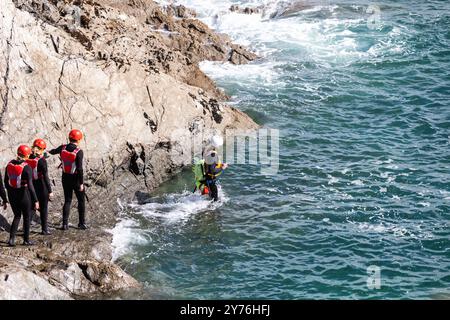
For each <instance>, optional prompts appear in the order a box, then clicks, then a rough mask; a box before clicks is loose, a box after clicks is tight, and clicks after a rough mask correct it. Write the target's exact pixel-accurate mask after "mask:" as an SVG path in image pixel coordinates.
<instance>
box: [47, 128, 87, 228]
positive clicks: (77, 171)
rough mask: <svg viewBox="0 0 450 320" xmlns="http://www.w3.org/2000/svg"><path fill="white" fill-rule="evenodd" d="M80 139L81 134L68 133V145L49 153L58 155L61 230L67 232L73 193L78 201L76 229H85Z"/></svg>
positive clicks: (75, 132) (77, 132)
mask: <svg viewBox="0 0 450 320" xmlns="http://www.w3.org/2000/svg"><path fill="white" fill-rule="evenodd" d="M82 139H83V133H81V131H80V130H77V129H74V130H72V131H70V133H69V141H70V143H69V144H63V145H61V146H59V147H58V148H56V149H53V150H50V151H49V153H50V154H52V155H56V154H59V157H60V159H61V167H62V171H63V173H62V185H63V189H64V206H63V223H62V230H69V215H70V206H71V205H72V197H73V193H74V192H75V195H76V197H77V200H78V217H79V220H78V228H79V229H81V230H86V229H87V226H86V222H85V212H86V203H85V201H86V200H85V194H84V181H83V179H84V178H83V150H81V149H80V147H79V144H80V141H81V140H82Z"/></svg>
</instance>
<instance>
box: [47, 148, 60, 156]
mask: <svg viewBox="0 0 450 320" xmlns="http://www.w3.org/2000/svg"><path fill="white" fill-rule="evenodd" d="M62 148H63V146H59V147H58V148H56V149H52V150H50V151H49V152H48V153H50V154H51V155H55V154H60V153H61V151H62Z"/></svg>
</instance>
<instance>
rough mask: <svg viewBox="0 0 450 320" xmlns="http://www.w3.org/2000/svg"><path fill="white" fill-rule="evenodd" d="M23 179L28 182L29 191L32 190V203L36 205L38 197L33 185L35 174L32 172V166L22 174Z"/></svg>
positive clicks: (26, 168) (27, 167)
mask: <svg viewBox="0 0 450 320" xmlns="http://www.w3.org/2000/svg"><path fill="white" fill-rule="evenodd" d="M22 175H24V176H23V178H25V180H26V181H27V184H28V190H30V196H31V202H32V203H35V202H37V201H38V198H37V196H36V191H35V190H34V185H33V173H32V172H31V168H30V166H26V167H25V169H24V172H23V173H22Z"/></svg>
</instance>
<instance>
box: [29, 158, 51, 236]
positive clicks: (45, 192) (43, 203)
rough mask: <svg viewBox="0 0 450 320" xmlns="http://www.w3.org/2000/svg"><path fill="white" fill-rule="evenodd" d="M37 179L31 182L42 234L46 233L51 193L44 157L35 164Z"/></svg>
mask: <svg viewBox="0 0 450 320" xmlns="http://www.w3.org/2000/svg"><path fill="white" fill-rule="evenodd" d="M36 157H37V156H36V155H34V154H33V155H31V157H30V159H35V158H36ZM37 172H38V179H37V180H33V184H34V189H35V191H36V196H37V198H38V200H39V211H40V213H41V226H42V232H48V200H49V194H50V193H52V186H51V184H50V179H49V177H48V166H47V160H45V156H43V157H41V158H40V159H39V161H38V163H37Z"/></svg>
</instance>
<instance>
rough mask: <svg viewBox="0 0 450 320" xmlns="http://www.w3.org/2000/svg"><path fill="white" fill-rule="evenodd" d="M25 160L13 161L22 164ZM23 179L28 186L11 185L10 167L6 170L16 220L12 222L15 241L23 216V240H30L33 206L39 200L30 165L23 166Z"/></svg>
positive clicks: (7, 187) (11, 239) (12, 236)
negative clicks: (16, 186)
mask: <svg viewBox="0 0 450 320" xmlns="http://www.w3.org/2000/svg"><path fill="white" fill-rule="evenodd" d="M23 162H24V161H23V160H12V163H13V164H15V165H18V164H22V163H23ZM21 180H22V181H23V182H24V183H26V186H22V187H20V188H13V187H11V186H10V184H9V176H8V169H6V170H5V186H6V189H7V190H8V198H9V202H10V203H11V209H12V211H13V213H14V220H13V223H12V224H11V231H10V241H12V242H14V239H15V238H16V233H17V229H18V227H19V223H20V218H21V216H23V240H24V242H26V243H27V242H29V241H30V222H31V212H32V208H33V207H34V204H35V203H36V202H37V201H38V200H37V196H36V192H35V190H34V186H33V176H32V172H31V167H30V166H29V165H26V166H25V167H24V168H23V171H22V176H21Z"/></svg>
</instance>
